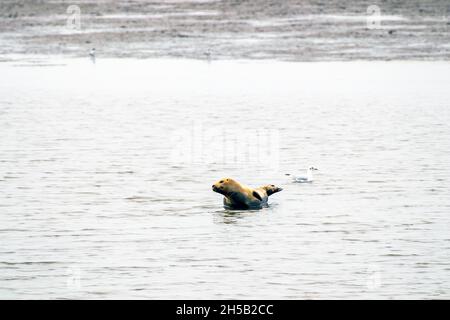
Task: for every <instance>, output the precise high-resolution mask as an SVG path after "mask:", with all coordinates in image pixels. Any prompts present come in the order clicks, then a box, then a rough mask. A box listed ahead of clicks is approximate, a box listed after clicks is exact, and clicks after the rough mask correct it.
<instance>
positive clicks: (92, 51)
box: [89, 48, 95, 63]
mask: <svg viewBox="0 0 450 320" xmlns="http://www.w3.org/2000/svg"><path fill="white" fill-rule="evenodd" d="M89 57H90V58H91V61H92V63H95V48H92V49H91V51H89Z"/></svg>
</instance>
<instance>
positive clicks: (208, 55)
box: [203, 49, 211, 61]
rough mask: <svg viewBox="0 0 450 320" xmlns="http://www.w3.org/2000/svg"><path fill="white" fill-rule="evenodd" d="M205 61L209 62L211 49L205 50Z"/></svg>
mask: <svg viewBox="0 0 450 320" xmlns="http://www.w3.org/2000/svg"><path fill="white" fill-rule="evenodd" d="M203 54H204V55H205V58H206V60H208V61H210V60H211V49H208V50H206V51H205V52H204V53H203Z"/></svg>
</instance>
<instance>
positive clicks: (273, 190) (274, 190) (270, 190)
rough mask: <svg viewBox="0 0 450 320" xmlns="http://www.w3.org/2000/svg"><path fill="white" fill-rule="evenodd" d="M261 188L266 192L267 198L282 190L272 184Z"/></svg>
mask: <svg viewBox="0 0 450 320" xmlns="http://www.w3.org/2000/svg"><path fill="white" fill-rule="evenodd" d="M262 188H263V189H264V190H266V192H267V195H268V196H270V195H272V194H274V193H277V192H280V191H282V190H283V188H280V187H277V186H275V185H273V184H268V185H266V186H264V187H262Z"/></svg>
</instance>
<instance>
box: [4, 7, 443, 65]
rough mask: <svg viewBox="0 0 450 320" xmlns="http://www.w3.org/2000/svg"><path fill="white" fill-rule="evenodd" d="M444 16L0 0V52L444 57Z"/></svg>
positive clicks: (420, 10) (384, 10)
mask: <svg viewBox="0 0 450 320" xmlns="http://www.w3.org/2000/svg"><path fill="white" fill-rule="evenodd" d="M69 5H78V6H79V8H80V10H81V11H80V14H81V16H80V17H81V19H80V23H79V25H77V27H76V28H70V27H67V20H68V18H69V20H73V19H71V17H72V13H74V11H71V10H69V12H70V14H68V13H67V9H68V7H69ZM374 5H375V6H378V8H379V10H380V12H379V13H380V15H381V18H380V19H379V22H380V23H379V25H378V27H377V28H375V29H373V28H368V26H367V18H368V17H369V18H370V17H372V16H373V15H374V14H376V12H373V11H370V10H369V12H368V7H369V6H374ZM449 16H450V3H449V1H447V0H425V1H422V0H408V1H406V0H402V1H400V0H397V1H396V0H387V1H360V0H342V1H311V0H301V1H300V0H296V1H293V0H285V1H276V0H251V1H250V0H230V1H208V0H201V1H181V0H176V1H172V0H169V1H112V0H102V1H57V0H38V1H34V0H27V1H24V0H2V1H1V4H0V42H1V46H0V55H3V57H2V58H3V59H12V58H14V56H15V55H16V54H30V53H33V54H43V55H48V54H52V55H54V54H57V55H59V54H64V55H70V56H85V55H86V53H87V52H88V50H89V49H91V48H92V47H95V48H96V49H97V53H98V55H100V56H103V57H106V56H107V57H139V58H141V57H189V58H197V59H198V58H203V56H204V54H205V52H208V51H210V53H211V56H212V57H214V58H264V59H267V58H275V59H283V60H351V59H365V60H366V59H370V60H373V59H386V60H390V59H402V60H404V59H408V60H411V59H414V60H417V59H421V60H422V59H428V60H429V59H448V58H449V54H450V53H449V52H450V50H449V49H450V45H449V43H450V42H449V40H450V35H449V28H450V19H449ZM70 23H71V22H70Z"/></svg>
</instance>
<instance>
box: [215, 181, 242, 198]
mask: <svg viewBox="0 0 450 320" xmlns="http://www.w3.org/2000/svg"><path fill="white" fill-rule="evenodd" d="M238 187H239V183H238V182H236V181H235V180H233V179H231V178H224V179H220V180H219V181H217V182H216V183H214V184H213V185H212V190H213V191H214V192H217V193H220V194H223V195H224V196H226V195H227V194H229V193H230V192H233V191H236V188H238Z"/></svg>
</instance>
